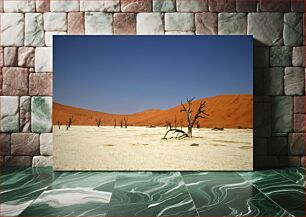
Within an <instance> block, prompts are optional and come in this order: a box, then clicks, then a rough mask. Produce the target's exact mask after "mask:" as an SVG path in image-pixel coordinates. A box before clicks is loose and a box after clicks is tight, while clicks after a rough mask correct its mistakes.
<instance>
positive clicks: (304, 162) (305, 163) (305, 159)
mask: <svg viewBox="0 0 306 217" xmlns="http://www.w3.org/2000/svg"><path fill="white" fill-rule="evenodd" d="M301 166H302V167H304V168H305V167H306V157H305V156H303V157H301Z"/></svg>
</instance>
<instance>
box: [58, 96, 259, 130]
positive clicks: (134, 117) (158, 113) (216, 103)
mask: <svg viewBox="0 0 306 217" xmlns="http://www.w3.org/2000/svg"><path fill="white" fill-rule="evenodd" d="M183 100H184V99H183ZM202 100H204V101H206V105H207V113H208V114H209V117H208V119H205V120H203V119H201V120H199V123H200V126H201V127H206V128H214V127H224V128H253V95H250V94H236V95H220V96H214V97H209V98H203V99H198V100H195V101H194V102H193V108H197V107H198V106H199V104H200V102H201V101H202ZM179 103H180V102H178V105H177V106H176V107H174V108H170V109H167V110H159V109H149V110H146V111H143V112H139V113H135V114H129V115H117V114H108V113H104V112H97V111H91V110H87V109H82V108H76V107H72V106H67V105H62V104H59V103H56V102H55V103H53V124H57V122H58V121H59V122H60V123H61V124H65V123H66V120H67V119H68V118H69V117H71V116H73V125H87V126H94V125H95V124H96V121H95V120H96V119H97V118H100V119H101V120H102V124H103V125H105V126H113V125H114V120H115V119H116V121H117V125H119V124H120V120H122V119H123V117H125V118H127V119H128V124H129V125H132V126H149V125H154V126H160V127H162V126H165V121H166V120H168V121H171V122H172V124H173V123H174V118H175V117H176V118H177V123H178V125H179V124H180V122H181V121H183V122H182V123H183V126H187V122H186V116H185V113H182V112H180V110H181V105H180V104H179Z"/></svg>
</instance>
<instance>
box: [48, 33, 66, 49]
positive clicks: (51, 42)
mask: <svg viewBox="0 0 306 217" xmlns="http://www.w3.org/2000/svg"><path fill="white" fill-rule="evenodd" d="M54 35H67V33H66V32H45V44H46V46H48V47H52V46H53V36H54Z"/></svg>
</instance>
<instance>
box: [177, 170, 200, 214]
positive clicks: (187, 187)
mask: <svg viewBox="0 0 306 217" xmlns="http://www.w3.org/2000/svg"><path fill="white" fill-rule="evenodd" d="M179 173H180V175H181V177H182V180H183V182H184V186H185V188H186V190H187V192H188V195H189V197H190V198H191V200H192V203H193V205H194V207H195V208H196V212H197V214H198V217H200V214H199V211H198V208H197V207H196V205H195V203H194V200H193V198H192V196H191V194H190V192H189V189H188V187H187V186H186V183H185V180H184V177H183V176H182V173H181V172H179Z"/></svg>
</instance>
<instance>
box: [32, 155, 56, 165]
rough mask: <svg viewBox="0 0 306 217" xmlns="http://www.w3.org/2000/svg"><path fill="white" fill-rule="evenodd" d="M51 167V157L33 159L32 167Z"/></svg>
mask: <svg viewBox="0 0 306 217" xmlns="http://www.w3.org/2000/svg"><path fill="white" fill-rule="evenodd" d="M51 166H53V157H52V156H35V157H33V162H32V167H51Z"/></svg>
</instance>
